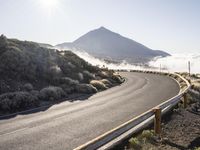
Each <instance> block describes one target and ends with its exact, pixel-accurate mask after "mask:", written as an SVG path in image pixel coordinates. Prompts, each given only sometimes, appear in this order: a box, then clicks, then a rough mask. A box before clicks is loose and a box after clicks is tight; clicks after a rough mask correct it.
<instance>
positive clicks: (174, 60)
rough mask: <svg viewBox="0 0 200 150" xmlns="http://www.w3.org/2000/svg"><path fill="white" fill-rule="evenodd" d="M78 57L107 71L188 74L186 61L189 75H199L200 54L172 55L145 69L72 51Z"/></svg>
mask: <svg viewBox="0 0 200 150" xmlns="http://www.w3.org/2000/svg"><path fill="white" fill-rule="evenodd" d="M72 51H73V52H74V53H76V54H77V55H78V56H79V57H81V58H83V59H84V60H86V61H88V62H89V63H91V64H92V65H95V66H100V67H103V66H105V67H107V68H109V69H128V70H131V69H137V70H156V71H160V67H161V71H164V72H188V61H190V62H191V73H200V67H199V64H200V54H198V53H197V54H174V55H172V56H168V57H164V58H159V57H158V58H155V59H154V60H152V61H151V62H149V64H148V65H149V67H148V68H147V67H145V66H144V65H132V64H129V63H127V62H126V61H123V62H122V63H120V64H114V63H107V62H105V61H104V60H101V59H98V58H95V57H93V56H91V55H89V54H88V53H86V52H84V51H81V50H78V51H77V50H72Z"/></svg>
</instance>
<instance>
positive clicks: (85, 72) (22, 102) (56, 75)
mask: <svg viewBox="0 0 200 150" xmlns="http://www.w3.org/2000/svg"><path fill="white" fill-rule="evenodd" d="M121 82H122V78H121V77H120V76H119V75H117V74H115V73H114V72H113V71H109V70H107V69H104V70H102V69H100V68H98V67H95V66H92V65H90V64H88V63H87V62H85V61H84V60H83V59H81V58H79V57H78V56H77V55H75V54H74V53H72V52H71V51H58V50H55V49H48V48H44V47H41V46H40V45H39V44H37V43H34V42H28V41H19V40H16V39H7V38H6V37H5V36H3V35H2V36H0V113H2V112H3V113H4V112H15V111H18V110H23V109H27V108H31V107H35V106H39V105H40V104H41V103H42V102H44V101H47V102H55V101H58V100H61V99H63V98H66V97H68V96H69V95H71V94H74V93H78V94H80V93H84V94H92V93H95V92H98V91H101V90H105V89H107V88H109V87H112V86H114V85H116V84H119V83H121Z"/></svg>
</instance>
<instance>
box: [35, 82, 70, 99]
mask: <svg viewBox="0 0 200 150" xmlns="http://www.w3.org/2000/svg"><path fill="white" fill-rule="evenodd" d="M64 96H66V94H65V92H64V91H63V89H62V88H60V87H54V86H49V87H46V88H43V89H42V90H40V93H39V97H40V99H42V100H46V101H56V100H59V99H61V98H63V97H64Z"/></svg>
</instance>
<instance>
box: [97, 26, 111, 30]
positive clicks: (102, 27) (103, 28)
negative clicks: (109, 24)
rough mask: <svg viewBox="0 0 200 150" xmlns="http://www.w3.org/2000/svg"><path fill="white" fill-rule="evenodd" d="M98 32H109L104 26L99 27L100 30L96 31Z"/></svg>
mask: <svg viewBox="0 0 200 150" xmlns="http://www.w3.org/2000/svg"><path fill="white" fill-rule="evenodd" d="M96 30H98V31H110V30H108V29H107V28H105V27H104V26H101V27H100V28H98V29H96Z"/></svg>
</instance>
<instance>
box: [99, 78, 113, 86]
mask: <svg viewBox="0 0 200 150" xmlns="http://www.w3.org/2000/svg"><path fill="white" fill-rule="evenodd" d="M101 82H102V83H103V84H105V85H106V87H112V83H111V82H110V81H109V80H108V79H102V80H101Z"/></svg>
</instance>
